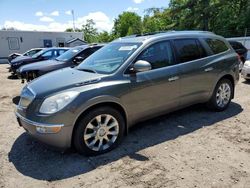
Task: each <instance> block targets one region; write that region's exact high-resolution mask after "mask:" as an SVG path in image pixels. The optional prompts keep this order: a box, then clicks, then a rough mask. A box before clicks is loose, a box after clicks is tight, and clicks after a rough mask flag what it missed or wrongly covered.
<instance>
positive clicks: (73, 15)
mask: <svg viewBox="0 0 250 188" xmlns="http://www.w3.org/2000/svg"><path fill="white" fill-rule="evenodd" d="M71 14H72V18H73V30H74V32H75V31H76V27H75V13H74V10H73V9H72V10H71Z"/></svg>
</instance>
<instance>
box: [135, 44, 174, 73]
mask: <svg viewBox="0 0 250 188" xmlns="http://www.w3.org/2000/svg"><path fill="white" fill-rule="evenodd" d="M138 60H144V61H147V62H149V63H150V64H151V66H152V69H158V68H162V67H167V66H170V65H173V64H174V58H173V52H172V48H171V44H170V42H169V41H164V42H159V43H156V44H153V45H151V46H150V47H148V48H147V49H146V50H144V51H143V52H142V53H141V54H140V55H139V56H138V57H137V60H136V61H138Z"/></svg>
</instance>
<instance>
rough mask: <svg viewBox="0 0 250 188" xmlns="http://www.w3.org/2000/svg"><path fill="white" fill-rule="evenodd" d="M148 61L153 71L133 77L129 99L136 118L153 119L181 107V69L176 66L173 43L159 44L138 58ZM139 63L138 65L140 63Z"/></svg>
mask: <svg viewBox="0 0 250 188" xmlns="http://www.w3.org/2000/svg"><path fill="white" fill-rule="evenodd" d="M138 60H145V61H147V62H149V63H150V64H151V65H152V70H150V71H146V72H139V73H137V74H136V75H130V76H129V78H130V81H131V83H130V86H131V91H130V93H129V94H128V96H127V101H126V102H127V103H128V104H129V105H128V106H129V108H130V109H129V110H128V111H130V112H133V113H132V115H133V116H134V117H136V118H140V117H142V118H143V117H150V116H154V115H156V114H158V113H162V112H164V111H167V110H170V109H173V108H177V107H178V106H179V93H180V92H179V91H180V82H179V80H178V74H179V69H178V67H177V66H176V65H175V61H174V56H173V53H172V47H171V43H170V42H169V41H164V42H158V43H155V44H152V45H151V46H149V47H148V48H146V49H145V50H144V51H143V52H142V53H141V54H140V55H139V56H138V57H137V59H136V61H138ZM136 61H135V62H136Z"/></svg>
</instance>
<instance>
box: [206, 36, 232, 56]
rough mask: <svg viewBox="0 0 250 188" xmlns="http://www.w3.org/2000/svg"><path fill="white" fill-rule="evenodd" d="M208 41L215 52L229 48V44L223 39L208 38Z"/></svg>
mask: <svg viewBox="0 0 250 188" xmlns="http://www.w3.org/2000/svg"><path fill="white" fill-rule="evenodd" d="M206 42H207V44H208V46H209V47H210V48H211V50H212V51H213V53H214V54H219V53H222V52H225V51H227V50H228V47H227V45H226V44H225V43H224V42H223V41H221V40H218V39H206Z"/></svg>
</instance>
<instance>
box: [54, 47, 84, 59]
mask: <svg viewBox="0 0 250 188" xmlns="http://www.w3.org/2000/svg"><path fill="white" fill-rule="evenodd" d="M82 50H83V48H82V47H77V48H73V49H70V50H68V51H67V52H65V53H63V54H62V55H60V56H59V57H57V58H56V60H58V61H68V60H70V59H71V58H73V57H74V56H76V55H77V54H78V53H79V52H80V51H82Z"/></svg>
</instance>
